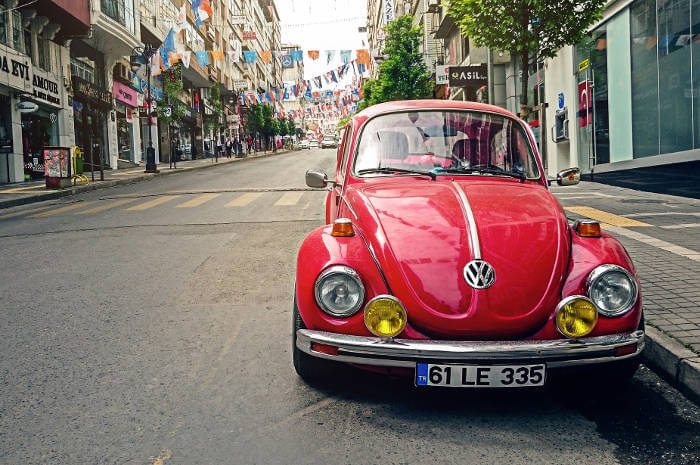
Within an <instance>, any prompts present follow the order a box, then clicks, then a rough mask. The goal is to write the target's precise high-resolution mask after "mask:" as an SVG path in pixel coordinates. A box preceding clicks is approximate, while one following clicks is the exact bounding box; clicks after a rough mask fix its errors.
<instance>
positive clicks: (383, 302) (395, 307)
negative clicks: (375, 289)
mask: <svg viewBox="0 0 700 465" xmlns="http://www.w3.org/2000/svg"><path fill="white" fill-rule="evenodd" d="M364 316H365V326H366V327H367V329H369V331H370V332H371V333H372V334H374V335H375V336H379V337H382V338H386V339H389V338H392V337H396V336H398V335H399V334H401V332H402V331H403V330H404V328H405V327H406V321H407V320H408V318H407V316H406V310H405V309H404V308H403V305H401V302H400V301H399V299H397V298H396V297H393V296H390V295H380V296H377V297H375V298H374V299H372V300H370V301H369V302H368V303H367V306H366V307H365V315H364Z"/></svg>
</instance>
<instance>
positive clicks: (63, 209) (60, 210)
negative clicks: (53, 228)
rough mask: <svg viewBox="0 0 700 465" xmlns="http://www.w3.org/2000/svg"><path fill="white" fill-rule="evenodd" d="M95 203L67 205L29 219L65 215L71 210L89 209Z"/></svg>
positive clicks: (92, 201) (93, 201)
mask: <svg viewBox="0 0 700 465" xmlns="http://www.w3.org/2000/svg"><path fill="white" fill-rule="evenodd" d="M95 202H96V200H91V201H90V202H76V203H72V204H70V205H66V206H65V207H60V208H54V209H53V210H49V211H46V212H41V213H37V214H36V215H32V216H30V217H29V218H44V217H47V216H53V215H58V214H59V213H65V212H68V211H71V210H77V209H78V208H83V207H87V206H88V205H92V204H93V203H95Z"/></svg>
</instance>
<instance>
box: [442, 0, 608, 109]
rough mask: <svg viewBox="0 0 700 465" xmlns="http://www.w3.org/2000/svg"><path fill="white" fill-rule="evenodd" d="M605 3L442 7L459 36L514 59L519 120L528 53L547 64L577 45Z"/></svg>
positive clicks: (571, 0) (483, 1)
mask: <svg viewBox="0 0 700 465" xmlns="http://www.w3.org/2000/svg"><path fill="white" fill-rule="evenodd" d="M605 1H606V0H448V1H445V2H443V5H446V6H447V12H448V14H449V15H450V16H452V17H453V18H454V19H455V21H456V23H457V25H458V26H459V28H460V30H461V31H462V33H463V34H464V35H465V36H466V37H469V40H471V41H473V42H474V44H476V45H477V46H481V47H491V48H493V49H495V50H499V51H502V52H509V53H510V54H511V55H513V56H516V57H519V60H520V67H521V71H522V76H521V81H520V83H521V89H520V91H521V95H520V114H521V116H522V117H525V116H526V115H527V113H528V112H529V111H530V109H529V108H528V106H527V79H528V74H529V59H530V55H531V54H532V53H537V55H538V57H539V58H552V57H554V56H556V54H557V52H558V51H559V49H561V48H562V47H565V46H567V45H574V44H576V43H578V42H580V41H581V40H582V39H583V37H584V36H585V35H586V30H587V29H588V27H589V26H590V25H591V24H593V22H595V21H596V20H597V19H598V18H600V15H601V12H602V9H603V5H604V3H605Z"/></svg>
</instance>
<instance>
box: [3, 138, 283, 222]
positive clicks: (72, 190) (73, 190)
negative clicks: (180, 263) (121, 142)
mask: <svg viewBox="0 0 700 465" xmlns="http://www.w3.org/2000/svg"><path fill="white" fill-rule="evenodd" d="M293 151H294V150H278V151H277V152H270V153H263V154H262V155H254V156H248V157H245V158H233V159H232V160H230V161H225V162H223V163H222V162H218V163H206V164H202V165H197V166H193V167H191V168H182V169H178V170H172V171H161V172H159V173H152V174H148V175H143V176H133V177H130V178H124V179H111V180H109V181H95V184H88V185H86V186H73V187H69V188H66V189H61V190H57V191H53V192H46V193H43V194H38V195H34V196H31V197H23V198H19V199H11V200H4V201H0V210H2V209H5V208H10V207H17V206H20V205H26V204H30V203H36V202H43V201H44V200H53V199H60V198H62V197H67V196H69V195H75V194H80V193H82V192H89V191H93V190H97V189H105V188H108V187H115V186H126V185H129V184H135V183H137V182H142V181H149V180H151V179H154V178H157V177H159V176H169V175H172V174H180V173H188V172H190V171H198V170H203V169H208V168H214V167H216V166H224V165H228V164H231V163H238V162H242V161H245V160H255V159H258V158H266V157H271V156H274V155H284V154H286V153H291V152H293Z"/></svg>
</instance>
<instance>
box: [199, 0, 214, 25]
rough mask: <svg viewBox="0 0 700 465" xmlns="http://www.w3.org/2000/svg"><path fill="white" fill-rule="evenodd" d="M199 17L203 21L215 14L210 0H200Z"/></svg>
mask: <svg viewBox="0 0 700 465" xmlns="http://www.w3.org/2000/svg"><path fill="white" fill-rule="evenodd" d="M199 3H200V5H199V18H200V19H201V20H202V21H206V20H207V19H209V18H211V17H212V16H214V12H213V11H212V9H211V5H210V4H209V0H199Z"/></svg>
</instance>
